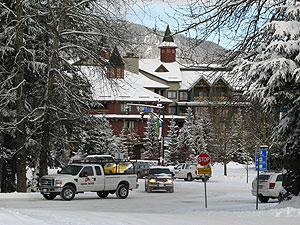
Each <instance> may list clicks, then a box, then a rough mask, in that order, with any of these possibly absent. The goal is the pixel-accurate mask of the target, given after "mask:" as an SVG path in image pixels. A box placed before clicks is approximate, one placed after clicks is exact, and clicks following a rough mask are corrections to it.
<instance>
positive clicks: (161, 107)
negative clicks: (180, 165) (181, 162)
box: [127, 102, 166, 165]
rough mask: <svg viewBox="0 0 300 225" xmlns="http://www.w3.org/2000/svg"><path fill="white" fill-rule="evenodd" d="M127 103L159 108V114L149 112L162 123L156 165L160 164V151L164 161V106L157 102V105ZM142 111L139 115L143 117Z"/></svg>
mask: <svg viewBox="0 0 300 225" xmlns="http://www.w3.org/2000/svg"><path fill="white" fill-rule="evenodd" d="M127 105H133V106H140V107H145V108H154V109H158V110H159V112H160V113H159V115H157V114H156V113H154V112H152V111H151V112H150V113H152V115H154V116H155V117H156V118H157V119H158V120H159V121H160V122H161V125H162V135H161V136H162V141H161V145H162V146H161V150H158V165H160V151H162V161H164V158H165V151H164V145H165V111H166V110H165V106H164V105H162V104H159V102H158V104H157V106H155V105H145V104H131V103H127ZM161 112H162V114H163V118H160V114H161ZM143 116H144V113H141V117H142V118H143Z"/></svg>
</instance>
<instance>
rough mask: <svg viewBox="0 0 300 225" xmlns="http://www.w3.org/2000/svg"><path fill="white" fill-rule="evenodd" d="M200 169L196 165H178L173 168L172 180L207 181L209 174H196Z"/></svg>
mask: <svg viewBox="0 0 300 225" xmlns="http://www.w3.org/2000/svg"><path fill="white" fill-rule="evenodd" d="M199 167H201V166H200V165H198V164H196V163H180V164H179V165H178V166H176V167H174V171H173V173H174V178H179V179H184V180H186V181H192V180H194V179H197V180H199V179H202V181H204V179H206V180H208V179H209V178H210V177H211V174H207V175H205V176H204V175H202V174H198V168H199Z"/></svg>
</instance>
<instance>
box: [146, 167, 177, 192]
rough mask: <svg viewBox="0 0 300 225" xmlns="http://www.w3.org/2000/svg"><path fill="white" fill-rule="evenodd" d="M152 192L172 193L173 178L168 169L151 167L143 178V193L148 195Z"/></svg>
mask: <svg viewBox="0 0 300 225" xmlns="http://www.w3.org/2000/svg"><path fill="white" fill-rule="evenodd" d="M153 190H166V191H168V192H170V193H173V192H174V178H173V176H172V173H171V171H170V170H169V168H168V167H164V166H153V167H150V168H149V171H148V174H147V175H146V176H145V191H146V192H148V193H149V192H152V191H153Z"/></svg>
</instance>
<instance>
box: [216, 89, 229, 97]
mask: <svg viewBox="0 0 300 225" xmlns="http://www.w3.org/2000/svg"><path fill="white" fill-rule="evenodd" d="M216 97H227V88H226V87H217V88H216Z"/></svg>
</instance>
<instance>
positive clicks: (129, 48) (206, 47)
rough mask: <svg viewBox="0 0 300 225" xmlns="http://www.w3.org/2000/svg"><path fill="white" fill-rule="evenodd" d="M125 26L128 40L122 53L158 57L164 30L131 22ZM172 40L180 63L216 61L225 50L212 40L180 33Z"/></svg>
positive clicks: (125, 37) (142, 56) (125, 35)
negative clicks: (203, 39)
mask: <svg viewBox="0 0 300 225" xmlns="http://www.w3.org/2000/svg"><path fill="white" fill-rule="evenodd" d="M126 26H127V28H126V29H127V32H126V33H125V34H124V39H125V40H129V41H128V42H127V44H125V46H123V48H121V54H122V55H125V54H126V53H128V52H130V53H134V54H135V55H137V56H139V57H140V58H158V57H159V54H160V51H159V48H158V45H159V44H160V43H161V42H162V39H163V36H164V31H156V30H152V29H149V28H147V27H145V26H142V25H138V24H133V23H126ZM174 41H175V43H176V44H177V46H178V49H177V59H178V61H179V62H182V63H186V62H188V63H213V62H216V61H217V58H218V56H220V55H222V54H224V52H226V49H224V48H223V47H221V46H219V45H217V44H215V43H213V42H210V41H199V40H195V39H192V38H188V37H186V36H184V35H181V34H180V35H176V36H174Z"/></svg>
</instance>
